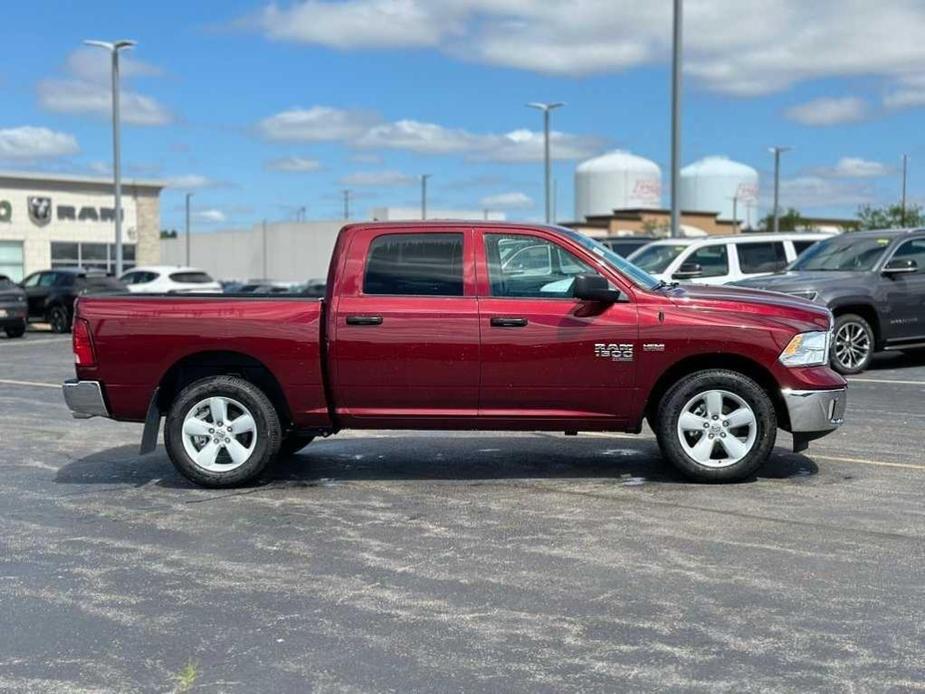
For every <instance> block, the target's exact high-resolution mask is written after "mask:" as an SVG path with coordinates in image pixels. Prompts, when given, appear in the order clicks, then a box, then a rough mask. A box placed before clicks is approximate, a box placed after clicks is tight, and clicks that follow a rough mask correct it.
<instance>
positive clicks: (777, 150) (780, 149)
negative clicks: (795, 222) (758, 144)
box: [768, 147, 791, 234]
mask: <svg viewBox="0 0 925 694" xmlns="http://www.w3.org/2000/svg"><path fill="white" fill-rule="evenodd" d="M790 149H791V148H790V147H771V148H769V149H768V151H769V152H771V153H772V154H773V155H774V226H773V230H774V233H775V234H776V233H777V232H779V231H780V155H781V154H782V153H783V152H789V151H790Z"/></svg>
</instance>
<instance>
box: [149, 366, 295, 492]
mask: <svg viewBox="0 0 925 694" xmlns="http://www.w3.org/2000/svg"><path fill="white" fill-rule="evenodd" d="M216 396H222V397H225V398H230V399H232V400H235V401H237V402H239V403H240V404H242V405H244V407H246V408H247V409H248V410H249V411H250V414H251V416H252V417H253V418H254V423H255V436H256V439H257V440H256V443H255V444H254V448H253V451H252V453H251V454H250V457H249V458H248V459H247V460H246V461H245V462H244V463H243V464H241V465H240V466H239V467H236V468H234V469H232V470H230V471H227V472H216V471H211V470H206V469H205V468H203V467H201V466H200V465H198V464H197V463H196V462H195V461H194V460H193V459H192V458H191V457H190V455H189V454H188V453H187V451H186V448H185V447H184V443H183V424H184V420H185V418H186V415H187V413H188V412H189V411H190V410H191V409H192V408H193V407H195V405H196V404H197V403H199V402H200V401H202V400H205V399H207V398H210V397H216ZM206 438H207V439H208V437H206ZM281 439H282V434H281V428H280V423H279V415H278V414H277V412H276V408H274V407H273V404H272V403H271V402H270V400H269V399H268V398H267V396H266V395H265V394H264V392H263V391H262V390H260V388H258V387H257V386H255V385H254V384H253V383H251V382H250V381H246V380H245V379H243V378H239V377H237V376H210V377H209V378H203V379H201V380H199V381H195V382H194V383H191V384H190V385H188V386H186V387H185V388H184V389H183V390H182V391H181V392H180V394H179V395H178V396H177V398H176V399H175V400H174V402H173V404H172V405H171V406H170V411H169V412H168V414H167V423H166V425H165V427H164V445H165V447H166V448H167V454H168V455H169V456H170V460H171V461H172V462H173V464H174V467H176V468H177V471H178V472H179V473H180V474H181V475H183V476H184V477H186V478H187V479H188V480H190V481H191V482H195V483H196V484H198V485H201V486H203V487H213V488H222V487H238V486H241V485H244V484H247V483H248V482H251V481H253V480H255V479H256V478H257V477H258V476H259V475H260V473H261V472H263V470H264V468H266V466H267V465H268V464H269V463H270V462H271V461H272V460H273V459H274V458H275V457H276V455H277V453H278V452H279V446H280V441H281Z"/></svg>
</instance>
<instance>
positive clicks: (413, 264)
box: [363, 232, 463, 296]
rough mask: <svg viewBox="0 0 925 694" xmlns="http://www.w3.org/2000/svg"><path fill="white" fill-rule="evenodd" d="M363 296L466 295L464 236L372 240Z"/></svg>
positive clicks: (396, 236)
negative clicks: (464, 292) (464, 286)
mask: <svg viewBox="0 0 925 694" xmlns="http://www.w3.org/2000/svg"><path fill="white" fill-rule="evenodd" d="M363 293H364V294H390V295H406V296H463V234H461V233H455V232H454V233H450V232H447V233H442V232H438V233H426V234H384V235H382V236H377V237H376V238H375V239H373V241H372V243H371V244H370V246H369V254H368V256H367V260H366V273H365V275H364V277H363Z"/></svg>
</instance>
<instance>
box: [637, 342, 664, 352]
mask: <svg viewBox="0 0 925 694" xmlns="http://www.w3.org/2000/svg"><path fill="white" fill-rule="evenodd" d="M642 351H643V352H664V351H665V343H663V342H644V343H643V345H642Z"/></svg>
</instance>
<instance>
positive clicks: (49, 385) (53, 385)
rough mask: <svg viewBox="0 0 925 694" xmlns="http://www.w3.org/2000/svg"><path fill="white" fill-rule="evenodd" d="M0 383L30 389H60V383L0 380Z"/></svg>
mask: <svg viewBox="0 0 925 694" xmlns="http://www.w3.org/2000/svg"><path fill="white" fill-rule="evenodd" d="M0 383H2V384H4V385H8V386H28V387H30V388H60V387H61V384H60V383H39V382H38V381H12V380H10V379H6V378H0Z"/></svg>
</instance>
